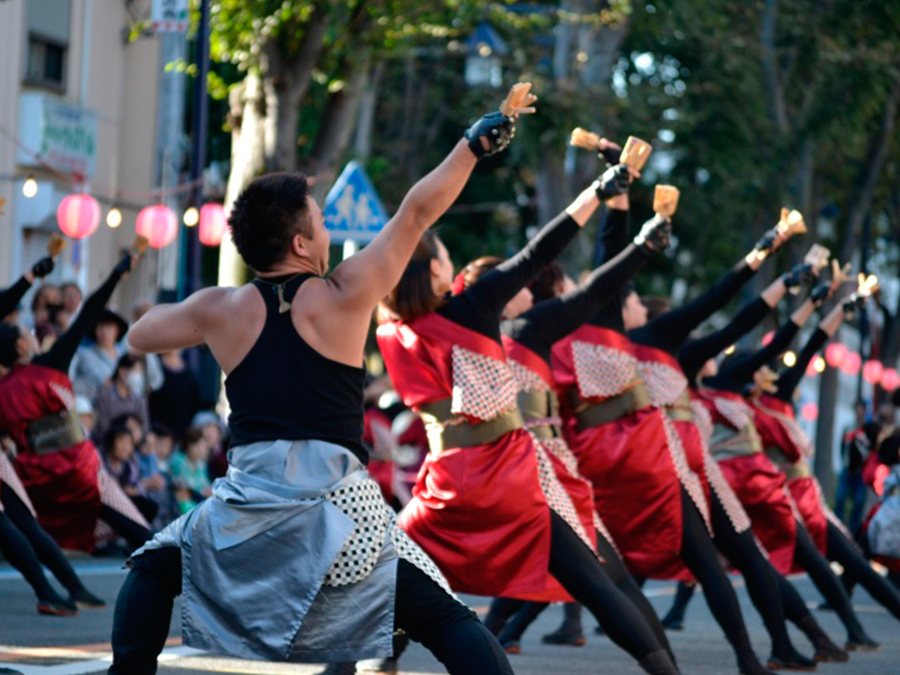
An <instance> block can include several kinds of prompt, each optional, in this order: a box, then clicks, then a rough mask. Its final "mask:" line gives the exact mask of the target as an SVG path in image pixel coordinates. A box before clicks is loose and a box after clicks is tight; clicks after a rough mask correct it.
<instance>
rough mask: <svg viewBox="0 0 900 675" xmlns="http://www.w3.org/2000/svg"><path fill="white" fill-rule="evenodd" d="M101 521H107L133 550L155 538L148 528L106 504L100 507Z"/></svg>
mask: <svg viewBox="0 0 900 675" xmlns="http://www.w3.org/2000/svg"><path fill="white" fill-rule="evenodd" d="M100 519H101V520H103V521H106V523H107V524H108V525H109V526H110V527H111V528H112V529H113V530H114V531H115V533H116V534H118V535H119V536H120V537H123V538H124V539H125V541H127V542H128V545H129V546H131V548H133V549H137V548H140V547H141V546H143V545H144V544H145V543H147V542H148V541H149V540H150V538H151V537H152V536H153V533H152V532H151V531H150V530H148V529H147V528H146V527H144V526H143V525H141V524H140V523H136V522H135V521H133V520H132V519H131V518H129V517H128V516H126V515H124V514H122V513H119V512H118V511H116V510H115V509H113V508H110V507H109V506H106V505H105V504H104V505H102V506H101V507H100Z"/></svg>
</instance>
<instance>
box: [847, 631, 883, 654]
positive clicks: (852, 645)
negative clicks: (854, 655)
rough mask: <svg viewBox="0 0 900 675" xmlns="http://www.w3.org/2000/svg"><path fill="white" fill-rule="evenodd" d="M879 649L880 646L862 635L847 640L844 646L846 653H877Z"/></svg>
mask: <svg viewBox="0 0 900 675" xmlns="http://www.w3.org/2000/svg"><path fill="white" fill-rule="evenodd" d="M880 648H881V645H880V644H878V643H877V642H875V640H873V639H872V638H870V637H869V636H868V635H862V636H858V637H855V638H853V639H851V640H847V644H845V645H844V649H845V650H847V651H848V652H877V651H878V650H879V649H880Z"/></svg>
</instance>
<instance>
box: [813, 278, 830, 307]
mask: <svg viewBox="0 0 900 675" xmlns="http://www.w3.org/2000/svg"><path fill="white" fill-rule="evenodd" d="M830 297H831V284H830V283H824V282H823V283H821V284H819V285H818V286H816V287H815V288H814V289H813V290H812V293H810V294H809V299H810V300H812V302H813V304H814V305H815V306H816V307H821V306H822V303H823V302H825V301H826V300H827V299H828V298H830Z"/></svg>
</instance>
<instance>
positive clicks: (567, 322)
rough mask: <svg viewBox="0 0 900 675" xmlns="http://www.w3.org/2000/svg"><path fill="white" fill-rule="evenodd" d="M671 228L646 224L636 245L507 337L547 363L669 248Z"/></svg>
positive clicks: (533, 312) (541, 306)
mask: <svg viewBox="0 0 900 675" xmlns="http://www.w3.org/2000/svg"><path fill="white" fill-rule="evenodd" d="M670 227H671V224H670V223H669V221H667V220H665V219H664V218H662V217H661V216H656V217H654V218H652V219H650V220H648V221H647V222H646V223H645V224H644V226H643V228H642V229H641V233H640V235H638V237H637V238H636V239H635V241H634V242H633V243H631V244H629V245H628V246H626V247H625V249H624V250H623V251H622V252H621V253H619V254H618V255H617V256H616V257H614V258H613V259H612V260H609V261H607V262H605V263H604V264H603V265H601V266H600V267H598V268H597V269H595V270H594V271H593V272H591V275H590V276H589V277H588V278H587V280H586V281H585V282H584V283H583V284H582V285H580V286H578V287H577V288H575V289H573V290H571V291H569V292H568V293H565V294H564V295H561V296H560V297H557V298H551V299H550V300H546V301H545V302H539V303H538V304H536V305H535V306H534V307H533V308H532V309H530V310H529V311H527V312H525V314H523V315H522V316H521V317H519V318H518V319H513V320H512V321H511V322H510V325H509V326H508V330H507V332H508V334H509V335H510V336H511V337H513V338H515V339H516V340H519V341H520V342H522V343H523V344H525V345H526V346H527V347H529V348H530V349H532V351H534V352H535V353H537V354H538V355H539V356H541V357H544V358H546V359H547V360H548V361H549V357H550V349H551V347H552V346H553V344H554V343H556V342H558V341H559V340H561V339H563V338H564V337H565V336H566V335H568V334H569V333H571V332H572V331H574V330H575V329H577V328H578V327H579V326H581V325H582V324H584V323H585V321H586V320H587V319H589V318H590V317H591V316H593V315H595V314H596V313H597V312H598V311H599V310H600V308H601V307H603V306H604V305H605V304H607V303H608V302H610V300H611V299H612V298H613V297H614V296H617V295H618V294H619V292H620V291H621V289H622V286H623V285H624V284H625V283H626V282H627V281H628V280H629V279H631V277H633V276H634V275H635V274H636V273H637V272H638V270H640V268H641V267H643V266H644V263H646V261H647V260H648V259H649V258H650V256H651V255H652V254H653V253H655V252H658V251H661V250H663V249H665V248H666V247H667V246H668V240H669V229H670Z"/></svg>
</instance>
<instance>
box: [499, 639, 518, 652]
mask: <svg viewBox="0 0 900 675" xmlns="http://www.w3.org/2000/svg"><path fill="white" fill-rule="evenodd" d="M500 646H501V647H503V651H504V652H506V653H507V654H521V653H522V643H521V642H519V641H518V640H504V641H503V642H501V643H500Z"/></svg>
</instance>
